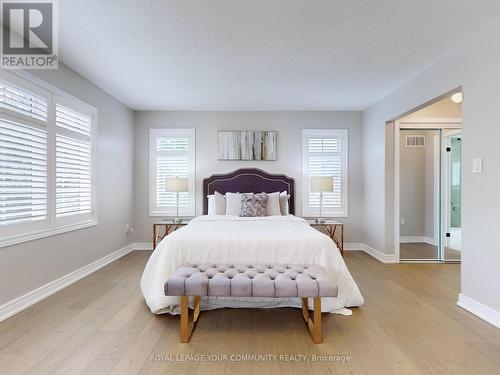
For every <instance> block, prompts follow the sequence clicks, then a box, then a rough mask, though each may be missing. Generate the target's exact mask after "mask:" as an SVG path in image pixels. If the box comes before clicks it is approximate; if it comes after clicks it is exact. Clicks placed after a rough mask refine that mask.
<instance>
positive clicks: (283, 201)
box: [280, 191, 290, 216]
mask: <svg viewBox="0 0 500 375" xmlns="http://www.w3.org/2000/svg"><path fill="white" fill-rule="evenodd" d="M289 200H290V194H287V192H286V191H282V192H281V193H280V211H281V215H283V216H286V215H288V214H289V213H290V212H289V208H288V205H289V202H288V201H289Z"/></svg>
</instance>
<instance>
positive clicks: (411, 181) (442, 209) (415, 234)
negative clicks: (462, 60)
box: [392, 92, 462, 262]
mask: <svg viewBox="0 0 500 375" xmlns="http://www.w3.org/2000/svg"><path fill="white" fill-rule="evenodd" d="M457 93H459V92H454V93H450V94H447V95H445V96H443V97H441V98H440V99H438V100H436V101H434V102H433V103H432V104H429V105H427V106H423V107H420V108H419V109H418V110H415V111H414V112H410V113H409V114H406V115H404V116H403V117H401V118H400V119H398V120H394V122H393V123H392V124H393V126H392V128H393V129H394V130H395V131H394V133H393V137H394V138H393V142H392V143H393V146H394V149H393V150H394V153H393V155H394V176H393V179H394V182H395V184H394V185H393V186H394V198H395V199H394V207H393V211H394V246H395V249H396V251H395V253H396V259H397V261H401V262H459V261H460V259H461V195H462V194H461V168H462V160H461V158H462V118H461V115H462V112H461V111H462V106H461V99H462V97H461V95H460V98H459V99H460V100H459V101H456V100H455V99H456V97H457V95H456V94H457ZM460 94H461V93H460Z"/></svg>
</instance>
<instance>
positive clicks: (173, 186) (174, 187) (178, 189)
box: [165, 177, 189, 193]
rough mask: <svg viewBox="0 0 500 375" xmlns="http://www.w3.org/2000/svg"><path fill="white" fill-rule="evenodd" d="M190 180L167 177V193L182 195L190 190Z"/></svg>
mask: <svg viewBox="0 0 500 375" xmlns="http://www.w3.org/2000/svg"><path fill="white" fill-rule="evenodd" d="M188 185H189V178H186V177H167V178H166V179H165V191H166V192H167V193H182V192H185V191H188V190H189V186H188Z"/></svg>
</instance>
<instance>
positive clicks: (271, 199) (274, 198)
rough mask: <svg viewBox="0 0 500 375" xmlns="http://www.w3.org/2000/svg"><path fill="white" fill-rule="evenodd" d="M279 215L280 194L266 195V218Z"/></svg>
mask: <svg viewBox="0 0 500 375" xmlns="http://www.w3.org/2000/svg"><path fill="white" fill-rule="evenodd" d="M276 215H278V216H279V215H281V210H280V192H279V191H278V192H276V193H270V194H267V203H266V216H276Z"/></svg>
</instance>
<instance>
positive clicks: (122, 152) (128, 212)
mask: <svg viewBox="0 0 500 375" xmlns="http://www.w3.org/2000/svg"><path fill="white" fill-rule="evenodd" d="M31 73H32V74H34V75H36V76H38V77H39V78H41V79H43V80H45V81H47V82H48V83H50V84H52V85H54V86H56V87H58V88H60V89H62V90H64V91H66V92H68V93H69V94H71V95H74V96H76V97H78V98H80V99H82V100H83V101H85V102H87V103H89V104H91V105H93V106H94V107H96V108H97V109H98V111H99V112H98V128H99V132H98V159H97V167H98V197H99V198H98V205H99V206H98V214H99V217H98V219H99V225H98V226H95V227H91V228H87V229H82V230H77V231H73V232H68V233H65V234H60V235H56V236H52V237H47V238H44V239H39V240H34V241H30V242H24V243H21V244H17V245H14V246H10V247H5V248H1V249H0V305H2V304H4V303H6V302H7V301H10V300H12V299H14V298H16V297H19V296H21V295H23V294H25V293H27V292H29V291H31V290H33V289H36V288H38V287H40V286H42V285H44V284H46V283H48V282H50V281H53V280H55V279H57V278H59V277H61V276H63V275H66V274H68V273H70V272H72V271H74V270H76V269H78V268H81V267H83V266H85V265H88V264H90V263H92V262H93V261H95V260H97V259H100V258H102V257H104V256H106V255H107V254H109V253H112V252H113V251H116V250H118V249H120V248H122V247H123V246H125V245H127V244H128V243H130V242H131V239H130V238H128V237H127V236H126V235H125V230H124V228H125V224H126V223H131V221H132V187H133V137H134V115H133V112H132V111H131V110H130V109H129V108H128V107H126V106H125V105H123V104H121V103H120V102H119V101H117V100H116V99H114V98H113V97H111V96H110V95H108V94H106V93H105V92H104V91H102V90H101V89H99V88H98V87H97V86H95V85H93V84H92V83H90V82H89V81H88V80H86V79H85V78H83V77H82V76H80V75H78V74H77V73H75V72H74V71H72V70H70V69H69V68H67V67H66V66H64V65H63V64H61V63H59V69H58V70H50V71H49V70H43V71H42V70H40V71H31Z"/></svg>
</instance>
